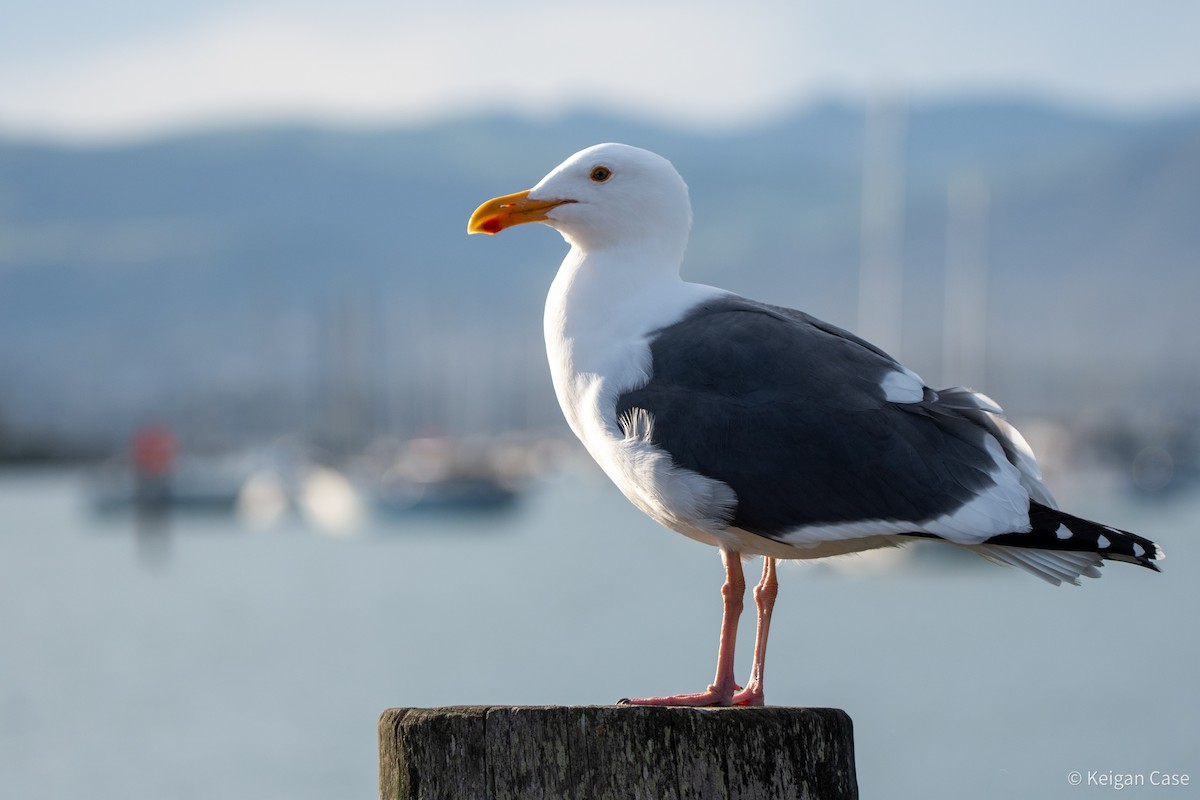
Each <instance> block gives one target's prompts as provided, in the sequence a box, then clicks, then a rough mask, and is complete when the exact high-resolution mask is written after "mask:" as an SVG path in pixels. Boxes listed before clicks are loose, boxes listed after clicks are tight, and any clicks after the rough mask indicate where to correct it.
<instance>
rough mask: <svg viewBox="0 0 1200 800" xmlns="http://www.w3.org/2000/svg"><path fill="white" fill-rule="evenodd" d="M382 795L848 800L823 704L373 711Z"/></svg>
mask: <svg viewBox="0 0 1200 800" xmlns="http://www.w3.org/2000/svg"><path fill="white" fill-rule="evenodd" d="M379 796H380V798H381V800H435V799H438V798H447V800H449V799H450V798H453V799H454V800H509V799H510V798H513V799H515V798H546V800H572V799H575V800H604V799H605V798H613V799H614V800H630V799H631V798H633V799H639V800H640V799H642V798H644V800H668V799H670V800H710V799H711V800H718V799H719V800H768V798H769V799H770V800H779V799H780V798H811V799H812V800H842V799H843V798H857V797H858V785H857V781H856V779H855V773H854V734H853V728H852V725H851V722H850V717H849V716H848V715H847V714H846V713H845V712H844V711H840V710H838V709H832V708H776V707H767V708H643V707H628V706H546V707H529V706H521V707H508V706H454V707H448V708H392V709H388V710H387V711H384V712H383V714H382V715H381V716H380V718H379Z"/></svg>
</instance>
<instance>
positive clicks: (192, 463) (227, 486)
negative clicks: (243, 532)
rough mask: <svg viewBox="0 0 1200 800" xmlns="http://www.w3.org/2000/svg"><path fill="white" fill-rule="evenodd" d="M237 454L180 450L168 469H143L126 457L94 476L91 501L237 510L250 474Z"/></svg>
mask: <svg viewBox="0 0 1200 800" xmlns="http://www.w3.org/2000/svg"><path fill="white" fill-rule="evenodd" d="M248 474H249V473H248V471H247V469H246V467H245V465H244V463H242V462H240V461H239V460H238V459H236V458H229V457H204V456H181V457H179V458H178V459H176V461H175V463H174V464H173V466H172V468H171V470H170V471H169V472H166V473H163V474H159V475H151V476H148V475H144V474H141V473H139V472H137V471H136V470H135V469H133V467H132V465H131V464H130V463H129V460H128V459H126V458H124V457H118V458H114V459H111V460H110V461H109V462H107V463H105V464H104V465H103V466H101V467H100V468H99V469H98V470H97V471H96V472H95V473H94V474H93V475H92V477H91V481H90V486H89V495H90V501H91V507H92V509H93V510H95V511H96V512H97V513H100V514H113V513H125V512H129V511H134V510H138V509H151V510H170V511H189V512H218V513H232V512H233V510H234V508H235V506H236V504H237V500H238V495H239V494H240V492H241V490H242V485H243V484H244V483H245V480H246V478H247V476H248Z"/></svg>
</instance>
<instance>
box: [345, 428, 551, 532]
mask: <svg viewBox="0 0 1200 800" xmlns="http://www.w3.org/2000/svg"><path fill="white" fill-rule="evenodd" d="M362 467H363V468H362V474H363V475H364V479H363V484H365V485H366V486H367V487H368V488H367V490H366V491H367V493H368V494H369V496H370V497H371V501H372V504H373V505H374V507H375V508H376V510H378V511H379V512H381V513H383V514H386V515H398V514H408V513H417V512H455V511H468V512H490V511H502V510H505V509H508V508H511V507H512V506H514V505H515V504H516V502H517V500H518V499H519V498H520V495H521V492H522V490H523V486H524V483H525V479H526V478H527V477H528V473H529V471H530V469H531V467H530V463H529V460H528V458H527V457H526V456H525V451H524V450H523V449H522V448H520V447H516V446H511V445H500V444H495V443H483V442H461V441H456V440H452V439H447V438H421V439H413V440H411V441H408V442H403V443H397V442H382V443H379V445H378V446H377V447H376V448H375V449H374V451H373V452H372V453H371V454H370V455H369V457H368V459H367V460H366V461H365V462H364V464H363V465H362Z"/></svg>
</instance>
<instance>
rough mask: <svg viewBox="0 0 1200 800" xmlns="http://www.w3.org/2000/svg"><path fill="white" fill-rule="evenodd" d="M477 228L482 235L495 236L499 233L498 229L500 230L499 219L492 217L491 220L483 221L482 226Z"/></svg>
mask: <svg viewBox="0 0 1200 800" xmlns="http://www.w3.org/2000/svg"><path fill="white" fill-rule="evenodd" d="M479 227H480V228H481V229H482V230H483V232H484V233H487V234H497V233H499V232H500V229H501V226H500V218H499V217H492V218H491V219H485V220H484V221H483V224H481V225H480V226H479Z"/></svg>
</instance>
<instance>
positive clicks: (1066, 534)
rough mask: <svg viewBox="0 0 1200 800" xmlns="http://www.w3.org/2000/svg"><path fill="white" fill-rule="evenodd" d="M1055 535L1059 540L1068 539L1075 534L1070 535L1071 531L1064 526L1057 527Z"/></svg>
mask: <svg viewBox="0 0 1200 800" xmlns="http://www.w3.org/2000/svg"><path fill="white" fill-rule="evenodd" d="M1057 535H1058V538H1060V539H1070V538H1071V537H1072V536H1074V535H1075V534H1073V533H1071V529H1070V528H1068V527H1067V526H1066V525H1059V526H1058V531H1057Z"/></svg>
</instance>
